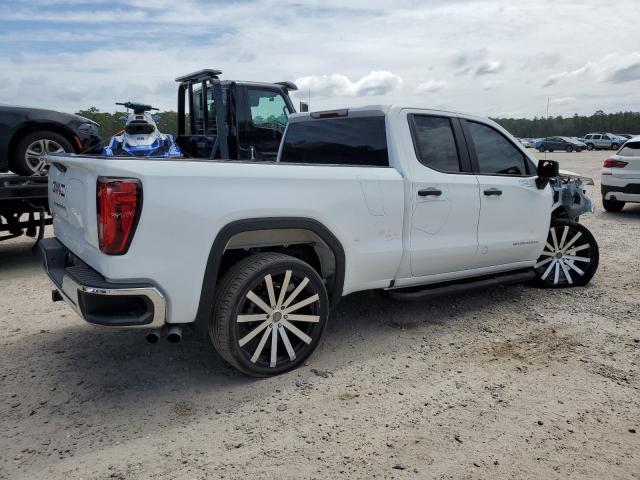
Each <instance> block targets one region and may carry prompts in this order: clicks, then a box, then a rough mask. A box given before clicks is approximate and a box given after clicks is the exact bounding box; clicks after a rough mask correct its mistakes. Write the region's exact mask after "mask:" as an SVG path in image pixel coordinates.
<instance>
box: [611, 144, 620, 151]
mask: <svg viewBox="0 0 640 480" xmlns="http://www.w3.org/2000/svg"><path fill="white" fill-rule="evenodd" d="M619 148H620V144H619V143H612V144H611V150H618V149H619Z"/></svg>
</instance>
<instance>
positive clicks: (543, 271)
mask: <svg viewBox="0 0 640 480" xmlns="http://www.w3.org/2000/svg"><path fill="white" fill-rule="evenodd" d="M599 259H600V252H599V249H598V243H597V242H596V239H595V238H594V237H593V235H592V234H591V232H590V231H589V229H588V228H587V227H585V226H584V225H581V224H579V223H577V222H573V221H571V220H565V219H560V218H558V219H555V220H553V221H552V222H551V227H550V228H549V236H548V237H547V243H546V244H545V247H544V250H543V252H542V255H541V256H540V258H538V262H537V263H536V264H535V266H534V271H535V273H536V276H537V281H538V283H539V284H540V285H541V286H543V287H553V288H561V287H573V286H583V285H586V284H587V283H589V281H590V280H591V278H592V277H593V275H594V274H595V273H596V270H597V269H598V262H599Z"/></svg>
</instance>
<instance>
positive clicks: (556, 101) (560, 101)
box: [549, 97, 576, 106]
mask: <svg viewBox="0 0 640 480" xmlns="http://www.w3.org/2000/svg"><path fill="white" fill-rule="evenodd" d="M575 101H576V97H558V98H552V99H551V100H549V105H556V106H557V105H569V104H572V103H575Z"/></svg>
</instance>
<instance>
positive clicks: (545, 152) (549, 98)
mask: <svg viewBox="0 0 640 480" xmlns="http://www.w3.org/2000/svg"><path fill="white" fill-rule="evenodd" d="M550 102H551V97H549V96H547V129H548V128H549V103H550ZM547 133H549V132H548V130H547ZM547 136H548V135H547ZM545 139H546V137H545ZM544 159H545V160H546V159H547V149H546V148H545V149H544Z"/></svg>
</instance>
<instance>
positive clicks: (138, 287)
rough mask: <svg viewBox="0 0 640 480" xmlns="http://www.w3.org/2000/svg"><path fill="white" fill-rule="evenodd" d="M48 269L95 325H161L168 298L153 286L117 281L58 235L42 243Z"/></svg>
mask: <svg viewBox="0 0 640 480" xmlns="http://www.w3.org/2000/svg"><path fill="white" fill-rule="evenodd" d="M40 251H41V252H42V262H43V266H44V270H45V271H46V272H47V275H48V276H49V278H50V279H51V281H52V282H53V284H54V285H55V287H56V290H57V291H58V292H59V293H60V294H61V296H62V298H63V299H64V300H65V301H66V302H67V303H68V304H69V306H70V307H71V308H72V309H73V310H74V311H75V312H76V313H77V314H78V315H79V316H80V317H82V318H83V319H84V320H85V321H87V322H88V323H91V324H92V325H100V326H106V327H117V328H125V327H126V328H137V327H138V328H160V327H162V326H163V325H164V324H165V321H166V300H165V298H164V296H163V295H162V293H161V292H160V291H159V290H158V289H157V288H156V287H154V286H152V285H145V284H116V283H112V282H108V281H107V280H105V279H104V277H102V276H101V275H100V274H99V273H98V272H96V271H95V270H93V269H91V267H89V266H88V265H86V264H85V263H83V262H82V261H80V260H79V259H77V258H76V257H75V256H74V255H73V253H72V252H70V251H69V250H68V249H67V248H66V247H65V246H64V245H63V244H62V243H60V242H59V241H58V239H56V238H46V239H43V240H42V241H41V242H40Z"/></svg>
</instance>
